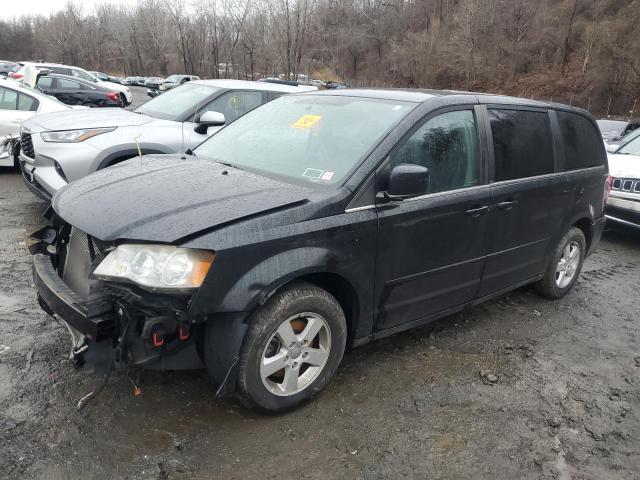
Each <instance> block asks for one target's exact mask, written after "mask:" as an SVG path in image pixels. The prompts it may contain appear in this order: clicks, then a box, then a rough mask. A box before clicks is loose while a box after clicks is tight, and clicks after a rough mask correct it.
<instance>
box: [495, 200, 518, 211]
mask: <svg viewBox="0 0 640 480" xmlns="http://www.w3.org/2000/svg"><path fill="white" fill-rule="evenodd" d="M516 205H518V201H517V200H505V201H504V202H500V203H498V204H497V205H496V207H498V208H499V209H500V210H511V209H512V208H513V207H515V206H516Z"/></svg>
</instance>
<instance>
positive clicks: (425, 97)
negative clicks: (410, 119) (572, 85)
mask: <svg viewBox="0 0 640 480" xmlns="http://www.w3.org/2000/svg"><path fill="white" fill-rule="evenodd" d="M315 95H335V96H344V97H360V98H379V99H384V100H392V101H406V102H414V103H424V102H427V101H429V100H433V99H436V98H445V97H446V98H449V99H452V100H453V99H455V97H460V98H461V99H465V101H468V98H469V97H470V96H472V97H475V98H476V99H477V100H478V101H479V102H481V103H493V104H506V105H521V106H529V107H537V108H555V109H563V110H572V111H576V112H582V113H585V112H586V110H583V109H581V108H577V107H572V106H569V105H564V104H561V103H554V102H544V101H539V100H532V99H529V98H520V97H512V96H508V95H496V94H491V93H479V92H465V91H459V90H429V89H418V88H345V89H336V90H323V91H321V92H317V93H316V94H315ZM587 113H588V112H587Z"/></svg>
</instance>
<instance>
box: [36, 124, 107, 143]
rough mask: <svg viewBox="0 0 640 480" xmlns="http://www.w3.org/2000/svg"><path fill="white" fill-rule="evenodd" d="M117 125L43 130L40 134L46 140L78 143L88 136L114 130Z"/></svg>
mask: <svg viewBox="0 0 640 480" xmlns="http://www.w3.org/2000/svg"><path fill="white" fill-rule="evenodd" d="M115 129H116V127H106V128H91V129H83V130H62V131H58V132H42V133H41V134H40V136H41V137H42V140H44V141H45V142H55V143H78V142H83V141H85V140H86V139H88V138H91V137H95V136H96V135H101V134H103V133H108V132H113V131H114V130H115Z"/></svg>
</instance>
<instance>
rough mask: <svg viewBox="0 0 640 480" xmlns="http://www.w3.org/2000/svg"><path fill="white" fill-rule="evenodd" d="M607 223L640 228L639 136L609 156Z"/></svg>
mask: <svg viewBox="0 0 640 480" xmlns="http://www.w3.org/2000/svg"><path fill="white" fill-rule="evenodd" d="M609 174H610V175H611V191H610V192H609V198H608V200H607V209H606V211H605V214H606V216H607V223H608V222H613V223H615V224H622V225H626V226H628V227H635V228H640V137H636V138H635V139H633V140H631V141H630V142H628V143H627V144H626V145H623V146H622V147H620V148H619V149H618V150H616V153H614V154H609Z"/></svg>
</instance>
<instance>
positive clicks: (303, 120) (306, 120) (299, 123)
mask: <svg viewBox="0 0 640 480" xmlns="http://www.w3.org/2000/svg"><path fill="white" fill-rule="evenodd" d="M321 118H322V115H303V116H301V117H300V118H299V119H298V120H296V121H295V122H294V123H293V124H292V125H291V126H292V127H293V128H311V127H313V126H314V125H315V124H316V123H318V122H319V121H320V119H321Z"/></svg>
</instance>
